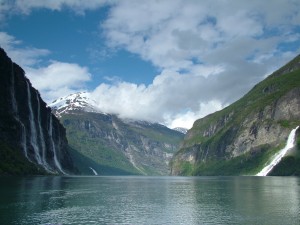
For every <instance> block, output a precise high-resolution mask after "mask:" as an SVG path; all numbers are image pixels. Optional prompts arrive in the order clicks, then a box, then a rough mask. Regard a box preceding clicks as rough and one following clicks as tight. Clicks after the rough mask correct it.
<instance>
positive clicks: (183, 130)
mask: <svg viewBox="0 0 300 225" xmlns="http://www.w3.org/2000/svg"><path fill="white" fill-rule="evenodd" d="M173 130H176V131H178V132H180V133H183V134H186V133H187V132H188V129H186V128H184V127H175V128H173Z"/></svg>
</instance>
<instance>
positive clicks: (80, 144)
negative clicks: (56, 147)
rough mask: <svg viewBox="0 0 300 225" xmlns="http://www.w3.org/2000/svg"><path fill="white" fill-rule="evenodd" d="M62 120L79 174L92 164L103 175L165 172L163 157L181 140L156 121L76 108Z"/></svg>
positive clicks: (165, 157)
mask: <svg viewBox="0 0 300 225" xmlns="http://www.w3.org/2000/svg"><path fill="white" fill-rule="evenodd" d="M61 121H62V123H63V125H64V126H65V128H66V131H67V138H68V142H69V145H70V147H71V148H72V150H71V154H72V157H73V160H74V161H75V165H77V167H78V169H79V171H80V172H81V173H82V174H91V173H92V171H91V169H90V168H89V167H92V168H93V169H95V170H96V171H97V172H98V173H99V174H102V175H116V174H117V175H122V174H144V175H167V174H168V165H167V163H166V160H167V158H168V157H169V158H171V156H172V154H173V153H174V152H175V151H177V150H178V147H179V143H180V142H181V141H182V139H183V134H181V133H179V132H177V131H173V130H171V129H169V128H167V127H165V126H162V125H159V124H152V123H147V122H143V121H123V120H121V119H119V118H118V117H117V116H114V115H105V114H101V113H91V112H83V111H82V112H78V111H77V112H76V114H75V113H74V114H65V115H63V116H62V118H61ZM169 155H170V156H169Z"/></svg>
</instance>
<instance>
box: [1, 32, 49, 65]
mask: <svg viewBox="0 0 300 225" xmlns="http://www.w3.org/2000/svg"><path fill="white" fill-rule="evenodd" d="M21 45H22V41H20V40H17V39H16V38H15V37H14V36H11V35H9V34H8V33H6V32H0V46H1V47H2V48H3V49H5V51H6V53H7V54H8V55H9V57H11V58H12V59H13V61H14V62H16V63H18V64H19V65H20V66H22V67H30V66H33V65H36V64H38V63H39V62H41V60H42V58H43V57H45V56H47V55H49V54H50V51H49V50H47V49H37V48H28V47H22V46H21Z"/></svg>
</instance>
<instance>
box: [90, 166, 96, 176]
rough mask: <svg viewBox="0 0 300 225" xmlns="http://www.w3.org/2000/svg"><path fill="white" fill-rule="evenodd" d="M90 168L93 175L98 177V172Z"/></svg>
mask: <svg viewBox="0 0 300 225" xmlns="http://www.w3.org/2000/svg"><path fill="white" fill-rule="evenodd" d="M89 168H90V169H91V170H92V171H93V173H94V175H95V176H98V173H97V171H96V170H94V169H93V168H92V167H89Z"/></svg>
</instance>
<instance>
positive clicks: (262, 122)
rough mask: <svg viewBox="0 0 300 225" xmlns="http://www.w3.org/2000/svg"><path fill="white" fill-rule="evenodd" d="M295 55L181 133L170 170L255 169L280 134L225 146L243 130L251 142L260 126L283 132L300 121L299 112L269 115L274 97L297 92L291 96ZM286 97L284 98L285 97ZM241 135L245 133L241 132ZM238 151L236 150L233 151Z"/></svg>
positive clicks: (299, 81) (299, 80)
mask: <svg viewBox="0 0 300 225" xmlns="http://www.w3.org/2000/svg"><path fill="white" fill-rule="evenodd" d="M299 61H300V58H299V56H298V57H297V58H296V59H294V60H293V61H291V62H290V63H289V64H287V65H286V66H284V67H283V68H281V69H280V70H278V71H276V72H275V73H274V74H272V75H270V76H269V77H268V78H266V79H265V80H263V81H262V82H260V83H259V84H257V85H256V86H254V87H253V88H252V90H250V91H249V92H248V93H247V94H246V95H245V96H244V97H242V98H241V99H240V100H238V101H236V102H235V103H233V104H231V105H230V106H228V107H226V108H224V109H223V110H221V111H218V112H215V113H213V114H211V115H208V116H206V117H205V118H203V119H199V120H197V121H196V122H195V123H194V126H193V128H192V129H191V130H190V131H189V132H188V134H187V135H186V137H185V140H184V142H183V145H182V146H183V147H182V148H181V149H180V150H179V151H178V152H177V153H176V155H175V157H174V159H173V161H172V170H173V171H177V172H179V173H180V174H182V175H241V174H255V173H256V172H258V171H259V170H260V168H262V167H263V165H264V164H265V163H266V162H267V161H268V160H269V158H270V157H271V156H272V155H273V154H275V153H276V152H277V151H279V150H280V148H281V147H282V146H284V144H285V139H282V140H278V141H276V143H273V142H272V143H269V142H268V140H267V141H266V142H265V143H262V144H261V145H260V146H255V147H253V148H252V149H251V150H239V149H232V150H230V149H229V150H228V146H230V145H231V146H232V143H234V142H236V140H237V139H238V138H241V137H243V136H245V135H249V136H250V135H251V138H250V137H249V138H248V141H249V142H251V141H253V140H254V139H255V138H256V136H257V135H259V132H260V130H262V129H265V130H267V129H270V132H271V130H272V129H277V130H278V129H280V130H282V133H284V134H288V132H289V131H290V130H292V129H293V128H295V127H296V126H297V125H299V124H300V117H299V115H297V116H291V117H285V115H281V116H278V118H281V119H274V115H272V114H273V113H274V112H275V109H276V107H277V104H278V101H279V99H282V98H284V97H286V96H287V94H288V93H291V92H293V93H296V94H294V95H296V96H293V98H296V99H298V100H299V98H300V97H299V94H298V93H299V90H300V70H299ZM283 73H285V74H283ZM285 101H286V102H288V99H286V100H285ZM293 104H294V103H293ZM291 106H292V105H291ZM296 113H298V112H296ZM247 129H248V130H247ZM247 132H248V133H247ZM244 141H247V139H246V138H244ZM233 151H235V152H233ZM238 151H241V152H240V153H239V154H237V152H238ZM188 154H189V155H191V154H192V156H193V161H189V160H186V159H185V155H188ZM204 155H205V157H204ZM286 160H290V161H291V159H286ZM293 160H294V164H297V163H296V161H297V158H295V157H294V158H293ZM295 160H296V161H295ZM290 161H289V162H290ZM297 162H298V161H297Z"/></svg>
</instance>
